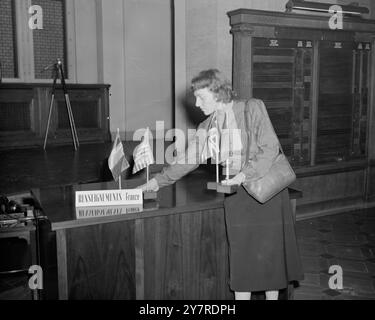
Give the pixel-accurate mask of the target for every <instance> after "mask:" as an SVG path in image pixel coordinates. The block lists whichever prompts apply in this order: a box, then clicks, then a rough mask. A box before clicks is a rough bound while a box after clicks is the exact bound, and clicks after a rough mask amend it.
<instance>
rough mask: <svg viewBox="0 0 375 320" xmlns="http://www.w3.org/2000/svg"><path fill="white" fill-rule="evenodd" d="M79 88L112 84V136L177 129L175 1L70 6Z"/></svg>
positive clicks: (79, 0) (85, 1)
mask: <svg viewBox="0 0 375 320" xmlns="http://www.w3.org/2000/svg"><path fill="white" fill-rule="evenodd" d="M68 1H70V2H71V3H72V4H73V9H74V10H73V15H74V16H73V17H71V19H72V20H73V21H74V24H75V25H74V36H75V39H71V41H70V45H74V46H75V47H74V49H71V52H72V57H73V59H74V60H75V61H74V63H73V66H74V67H73V68H74V72H73V74H75V81H76V82H77V83H106V84H110V85H111V88H110V130H111V132H112V133H115V132H116V130H117V128H119V129H120V132H121V134H122V137H123V138H124V137H125V135H126V137H127V138H128V139H131V138H132V136H133V135H132V133H133V132H134V131H135V130H137V129H139V128H143V127H146V126H149V127H150V129H155V123H156V121H158V120H164V121H165V127H166V129H170V128H171V127H172V126H173V119H172V114H173V112H172V111H173V110H172V108H173V104H174V101H173V94H172V39H171V27H172V13H171V5H170V3H171V2H170V0H95V1H93V0H68Z"/></svg>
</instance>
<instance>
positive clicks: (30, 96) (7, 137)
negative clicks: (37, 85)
mask: <svg viewBox="0 0 375 320" xmlns="http://www.w3.org/2000/svg"><path fill="white" fill-rule="evenodd" d="M34 98H35V97H34V90H33V89H32V88H25V87H20V88H17V89H16V88H1V90H0V146H4V145H14V146H18V145H23V144H25V145H33V144H35V138H36V137H37V135H36V132H35V128H37V126H38V125H37V123H38V114H37V108H36V106H35V103H34Z"/></svg>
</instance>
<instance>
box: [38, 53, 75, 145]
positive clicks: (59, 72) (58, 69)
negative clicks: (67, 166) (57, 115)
mask: <svg viewBox="0 0 375 320" xmlns="http://www.w3.org/2000/svg"><path fill="white" fill-rule="evenodd" d="M51 66H53V67H54V79H53V85H52V96H51V103H50V106H49V114H48V121H47V128H46V135H45V137H44V146H43V148H44V150H46V145H47V137H48V131H49V126H50V123H51V116H52V109H53V104H54V101H55V90H56V81H57V78H59V76H60V80H61V84H62V87H63V91H64V97H65V105H66V109H67V111H68V117H69V124H70V130H71V132H72V138H73V145H74V150H76V151H77V148H78V147H79V141H78V135H77V130H76V125H75V123H74V117H73V112H72V106H71V104H70V100H69V94H68V90H67V88H66V83H65V77H64V71H63V68H62V62H61V60H60V59H57V62H56V63H54V64H53V65H51ZM48 68H50V66H49V67H46V68H45V70H47V69H48Z"/></svg>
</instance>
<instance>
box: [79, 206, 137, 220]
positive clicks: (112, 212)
mask: <svg viewBox="0 0 375 320" xmlns="http://www.w3.org/2000/svg"><path fill="white" fill-rule="evenodd" d="M142 211H143V206H142V205H141V204H137V205H131V206H107V207H78V208H76V217H77V219H89V218H98V217H110V216H119V215H124V214H129V213H139V212H142Z"/></svg>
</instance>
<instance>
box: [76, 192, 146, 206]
mask: <svg viewBox="0 0 375 320" xmlns="http://www.w3.org/2000/svg"><path fill="white" fill-rule="evenodd" d="M142 204H143V196H142V190H141V189H118V190H92V191H76V208H80V207H104V206H128V205H142Z"/></svg>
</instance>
